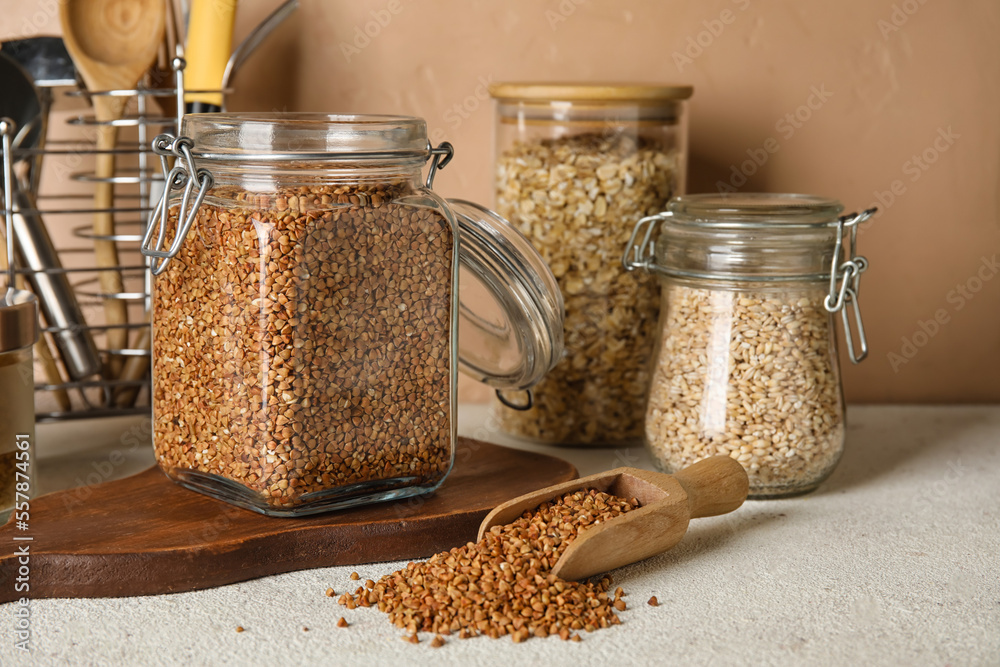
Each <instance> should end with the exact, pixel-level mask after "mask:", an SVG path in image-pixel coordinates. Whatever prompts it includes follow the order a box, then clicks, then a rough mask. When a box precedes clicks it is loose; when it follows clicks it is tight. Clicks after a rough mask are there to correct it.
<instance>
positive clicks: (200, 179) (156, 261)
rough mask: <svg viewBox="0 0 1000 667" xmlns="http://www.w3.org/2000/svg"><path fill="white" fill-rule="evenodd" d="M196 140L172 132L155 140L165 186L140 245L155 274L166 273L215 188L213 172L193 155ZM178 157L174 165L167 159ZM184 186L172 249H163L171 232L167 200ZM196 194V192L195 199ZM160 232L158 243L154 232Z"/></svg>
mask: <svg viewBox="0 0 1000 667" xmlns="http://www.w3.org/2000/svg"><path fill="white" fill-rule="evenodd" d="M193 145H194V142H193V141H191V139H190V138H188V137H174V136H172V135H170V134H161V135H159V136H158V137H156V139H154V140H153V152H154V153H156V154H157V155H159V156H160V167H161V168H162V169H163V178H164V181H165V187H164V188H163V195H162V196H161V197H160V201H159V202H157V204H156V208H154V209H153V211H152V213H150V216H149V223H148V224H147V225H146V233H145V235H144V236H143V238H142V247H141V248H140V250H141V252H142V254H143V255H144V256H145V257H149V258H150V259H151V260H152V261H151V262H150V267H149V270H150V272H151V273H152V274H153V275H154V276H158V275H160V274H161V273H163V271H164V270H166V268H167V264H169V263H170V260H171V259H173V258H174V257H176V256H177V253H178V252H180V249H181V246H182V245H183V244H184V239H185V238H186V237H187V234H188V232H189V231H191V226H192V225H193V224H194V221H195V217H196V216H197V215H198V209H199V208H201V203H202V202H203V201H204V200H205V195H206V194H207V193H208V191H209V189H210V188H211V187H212V183H213V179H212V173H211V172H210V171H208V170H207V169H199V168H198V167H197V165H196V164H195V162H194V156H193V155H191V147H192V146H193ZM168 156H173V157H175V158H176V162H175V163H174V166H173V168H170V166H169V164H168V162H167V158H168ZM196 185H197V187H198V191H197V192H195V191H194V190H195V186H196ZM181 187H183V188H184V194H183V195H182V197H181V205H180V208H179V209H178V211H177V232H176V234H175V235H174V238H173V240H172V241H171V242H170V248H169V249H167V250H163V244H164V241H165V238H166V234H167V221H168V219H169V216H168V214H167V203H168V201H169V199H170V193H171V192H173V191H174V190H176V189H178V188H181ZM192 194H193V195H194V197H193V199H192ZM154 234H155V235H156V240H155V242H154V241H153V235H154Z"/></svg>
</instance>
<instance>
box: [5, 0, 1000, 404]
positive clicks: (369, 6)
mask: <svg viewBox="0 0 1000 667" xmlns="http://www.w3.org/2000/svg"><path fill="white" fill-rule="evenodd" d="M49 2H51V3H53V5H54V2H55V0H27V1H25V2H22V1H21V0H18V2H14V0H4V5H5V15H4V16H3V17H0V37H4V36H14V35H20V34H21V33H22V32H23V31H24V30H25V29H27V30H37V31H39V32H42V33H54V32H57V31H58V21H57V20H54V21H46V22H44V23H42V24H39V23H38V21H37V20H36V21H35V24H34V25H31V24H30V23H29V24H28V25H27V26H26V24H25V22H24V20H25V17H30V16H32V15H34V16H35V17H36V19H37V18H39V17H42V18H43V17H44V14H45V11H46V8H47V7H48V6H49V4H48V3H49ZM36 3H37V4H36ZM276 4H277V0H242V2H241V5H240V12H239V17H238V19H237V38H239V37H240V36H241V35H243V34H245V33H246V32H247V31H248V30H249V29H250V27H251V26H252V25H253V24H255V23H256V22H257V21H258V20H260V19H261V18H262V17H263V16H264V15H265V14H266V13H267V12H268V11H270V9H271V8H272V7H274V6H276ZM300 5H301V6H300V9H299V12H298V14H297V15H296V16H295V18H294V19H292V20H291V21H290V22H289V23H288V24H287V25H285V26H283V27H282V28H281V29H280V32H278V33H276V34H275V35H274V36H273V38H272V39H271V40H270V41H269V42H268V43H266V44H265V46H264V47H263V48H262V49H261V51H260V52H259V53H258V54H257V55H256V56H255V57H254V58H253V59H252V60H251V61H249V62H248V63H247V65H246V68H245V69H244V70H243V71H242V72H241V74H240V76H239V77H238V78H237V80H236V82H235V85H236V86H237V88H238V92H237V94H236V95H235V96H234V97H233V99H232V100H231V103H230V106H231V107H232V108H233V109H235V110H251V109H254V110H267V109H272V108H277V109H283V108H287V109H289V110H310V111H320V110H322V111H353V112H382V113H406V114H415V115H420V116H423V117H425V118H427V120H428V121H429V124H430V126H431V128H432V129H433V130H442V132H441V135H442V136H446V137H447V138H448V139H449V140H450V141H451V142H452V143H454V144H455V146H456V150H457V157H456V160H455V162H454V163H453V165H452V166H451V167H449V169H447V170H445V171H444V172H442V175H441V177H440V178H439V179H438V186H437V187H438V190H439V191H441V192H442V193H443V194H445V195H447V196H462V197H466V198H471V199H477V200H480V201H484V202H489V201H490V198H491V194H490V159H491V157H490V147H491V136H492V110H491V108H490V105H489V104H488V103H487V102H486V101H485V100H484V99H483V98H484V97H485V89H484V86H483V82H485V81H489V80H497V81H498V80H503V79H571V80H579V81H588V80H599V79H600V80H623V81H648V82H682V83H690V84H693V85H694V87H695V94H694V97H693V99H692V103H691V109H690V112H691V173H690V178H689V188H688V189H689V191H692V192H697V191H704V190H713V189H715V188H716V183H717V182H718V181H719V180H720V179H721V180H729V179H731V178H732V177H733V169H734V167H735V169H737V170H739V169H740V168H741V166H742V165H743V163H744V161H745V160H747V159H749V154H748V151H750V152H751V153H754V152H756V151H757V149H759V148H761V147H762V146H763V144H764V142H765V140H767V139H768V138H771V137H773V138H774V139H775V140H776V141H777V143H778V145H779V149H778V151H777V152H776V153H774V154H773V155H770V156H769V157H768V159H767V160H766V162H765V163H764V164H763V165H762V166H760V167H759V168H756V169H752V168H751V165H750V164H747V168H746V171H747V172H751V171H755V173H753V174H752V175H751V176H750V177H749V179H748V182H747V183H746V184H745V185H743V186H742V188H741V189H743V190H744V191H751V190H770V191H796V192H809V193H816V194H823V195H829V196H833V197H837V198H839V199H841V200H842V201H843V202H844V203H845V205H846V206H848V207H849V208H852V209H853V208H859V207H865V206H868V205H869V204H871V203H873V202H875V201H876V199H877V198H878V196H879V195H878V194H877V193H889V194H886V195H882V199H883V211H882V213H881V214H880V215H879V217H878V218H877V219H876V220H875V221H874V222H873V223H872V224H870V225H869V226H868V228H867V229H866V230H865V232H864V234H863V236H862V239H861V246H862V251H863V253H864V254H866V255H867V256H868V257H869V259H870V260H871V265H872V268H871V270H870V272H869V273H868V274H866V276H865V279H864V285H863V293H862V305H863V308H864V314H865V318H866V319H865V324H866V326H867V328H868V331H869V338H870V342H871V347H872V354H871V357H870V358H869V359H868V360H867V361H866V362H865V363H863V364H862V365H860V366H857V367H851V366H850V364H849V363H848V362H846V360H845V366H844V370H845V373H844V375H845V382H846V386H847V392H848V398H849V400H852V401H860V402H887V401H904V402H905V401H997V400H1000V372H998V371H1000V279H995V278H994V276H995V273H996V272H997V271H998V270H1000V267H996V266H994V265H992V264H990V263H989V262H984V258H985V259H986V260H991V259H992V258H993V257H994V256H995V255H1000V220H998V218H1000V216H998V209H1000V194H998V193H1000V190H998V185H1000V184H998V181H1000V132H998V118H1000V113H998V108H1000V39H997V35H998V34H1000V3H997V2H996V0H963V1H961V2H946V1H945V0H895V1H893V0H874V1H872V0H845V1H843V2H817V1H814V0H810V1H808V2H805V1H800V2H792V1H791V0H786V1H784V2H778V1H770V2H769V1H766V0H706V1H702V2H680V1H678V0H643V1H640V0H630V1H617V2H611V1H607V2H598V1H597V0H563V1H562V2H558V1H557V0H511V1H508V2H502V1H500V0H491V1H486V0H440V1H437V2H417V1H416V0H393V1H391V2H390V1H387V0H351V1H350V2H347V1H346V0H344V1H342V2H334V1H330V0H325V1H324V0H300ZM15 6H16V7H17V9H14V10H13V11H12V12H11V13H7V12H10V9H11V8H13V7H15ZM33 8H35V9H34V11H33ZM392 10H397V11H398V13H395V14H393V13H392ZM372 12H375V13H376V15H381V17H382V19H383V22H386V25H384V27H382V26H380V27H379V30H378V34H377V35H376V36H375V37H374V38H371V39H370V40H369V42H368V43H367V44H366V43H365V42H363V41H360V42H359V43H358V44H359V45H360V48H357V47H354V46H353V44H352V42H353V40H354V39H355V37H356V35H357V32H356V31H357V30H358V29H362V30H363V29H364V27H365V24H366V23H367V22H370V21H372V20H373V15H372ZM387 18H388V20H386V19H387ZM370 27H371V26H370ZM713 30H714V33H715V34H713V32H712V31H713ZM372 31H373V32H374V30H372ZM699 40H700V41H701V44H702V46H700V47H693V46H691V45H692V43H695V44H697V42H698V41H699ZM345 45H350V47H346V46H345ZM345 48H348V50H350V49H351V48H353V49H355V50H353V51H352V52H350V53H347V54H345V52H344V51H345ZM688 49H690V50H688ZM678 54H680V55H678ZM685 54H687V55H686V57H687V58H688V60H687V61H685V60H683V59H682V58H681V56H683V55H685ZM817 91H823V94H822V95H821V96H817V95H816V93H817ZM811 96H812V97H811ZM821 98H822V99H821ZM810 99H811V101H812V103H813V106H814V107H816V108H815V109H813V110H811V111H810V112H809V113H808V114H807V112H806V110H804V109H803V110H799V113H800V114H801V116H802V117H805V116H807V115H808V116H809V117H808V120H805V121H804V122H801V123H798V122H797V121H796V123H797V124H798V125H799V126H798V127H793V126H791V124H786V123H782V119H784V118H785V116H786V114H790V113H791V114H794V113H795V112H796V110H797V109H799V107H801V105H803V104H808V103H809V102H810ZM790 130H794V131H793V132H792V131H790ZM945 137H948V138H947V139H946V138H945ZM771 145H772V147H773V144H771ZM757 155H758V157H759V155H760V154H759V153H757ZM921 155H926V162H924V161H923V159H922V158H920V156H921ZM915 156H916V160H915V159H914V157H915ZM917 160H920V162H919V163H918V162H917ZM737 182H739V178H737ZM893 189H895V191H896V194H895V195H892V194H891V193H892V191H893ZM890 197H892V198H893V199H894V201H890ZM960 286H961V287H960ZM960 290H966V291H965V292H964V293H963V291H960ZM972 290H978V291H975V292H973V291H972ZM935 318H938V319H939V320H940V321H941V322H942V323H939V324H934V322H933V321H934V319H935ZM921 323H923V326H924V327H925V328H926V329H927V330H928V331H932V332H933V334H932V335H925V334H923V333H921V326H922V324H921ZM914 337H915V338H916V341H915V342H916V343H917V344H922V345H921V346H920V347H919V348H918V347H914V348H909V347H907V346H905V345H904V340H903V339H904V338H905V339H907V340H908V341H911V343H912V342H913V341H914ZM890 354H896V355H900V356H899V359H901V360H902V361H899V359H897V361H896V363H895V364H893V362H892V360H891V359H890V356H889V355H890ZM906 355H910V356H912V358H907V356H906ZM894 366H895V367H894ZM484 395H485V392H483V391H481V390H479V389H478V388H476V387H473V386H471V384H470V385H468V386H466V394H465V396H466V397H482V396H484Z"/></svg>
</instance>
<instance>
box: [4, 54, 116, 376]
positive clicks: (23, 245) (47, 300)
mask: <svg viewBox="0 0 1000 667" xmlns="http://www.w3.org/2000/svg"><path fill="white" fill-rule="evenodd" d="M0 90H3V91H4V95H3V96H0V116H9V117H10V118H13V119H14V120H15V121H16V122H17V123H18V125H19V126H21V127H29V126H34V127H40V126H41V122H40V121H39V117H40V115H41V113H42V111H41V110H42V105H41V101H40V100H39V97H38V92H37V90H36V89H35V87H34V85H32V83H31V79H30V77H29V76H28V73H27V72H26V71H25V70H24V69H23V68H22V67H21V66H20V65H19V64H17V63H16V62H15V61H14V60H12V59H11V58H10V57H8V56H7V55H6V54H5V53H4V52H3V51H0ZM41 137H42V133H41V132H35V131H28V132H23V131H19V132H18V133H17V135H16V138H15V143H14V146H13V147H14V149H17V148H24V149H31V148H35V147H36V145H37V144H38V143H39V142H40V141H41ZM18 140H20V143H19V144H18V143H17V141H18ZM11 181H12V183H11V185H12V193H11V201H10V206H11V209H12V210H13V212H14V220H13V223H14V224H13V227H14V230H13V231H14V241H15V245H16V248H17V252H18V255H19V258H20V260H21V263H22V265H23V266H25V267H26V268H28V269H29V270H30V271H29V272H28V274H27V279H28V283H29V284H30V285H31V289H32V291H34V293H35V294H36V295H37V297H38V301H39V305H40V306H41V311H42V315H43V316H44V317H45V321H46V322H47V323H48V325H49V326H50V327H53V328H55V329H57V331H56V332H54V333H53V335H52V338H53V341H54V342H55V344H56V349H57V350H58V352H59V356H60V358H61V359H62V361H63V364H64V365H65V367H66V372H67V373H68V374H69V376H70V377H71V378H72V379H74V380H79V379H82V378H85V377H88V376H90V375H93V374H94V373H97V372H98V371H99V370H100V367H101V361H100V356H99V355H98V352H97V347H96V346H95V345H94V340H93V337H92V336H91V335H90V331H89V329H87V328H86V321H85V319H84V317H83V312H82V311H81V310H80V304H79V303H78V302H77V300H76V294H75V293H74V291H73V287H72V286H71V285H70V284H69V280H68V278H67V277H66V274H65V273H64V272H63V268H62V263H61V262H60V261H59V254H58V253H57V252H56V249H55V247H54V246H53V245H52V240H51V239H50V238H49V233H48V230H47V229H46V227H45V223H44V222H43V221H42V217H41V215H39V213H38V209H37V206H36V205H35V201H34V198H33V197H32V196H31V193H30V192H28V191H27V190H25V189H24V188H23V186H22V184H21V183H20V179H17V178H14V177H13V174H12V175H11Z"/></svg>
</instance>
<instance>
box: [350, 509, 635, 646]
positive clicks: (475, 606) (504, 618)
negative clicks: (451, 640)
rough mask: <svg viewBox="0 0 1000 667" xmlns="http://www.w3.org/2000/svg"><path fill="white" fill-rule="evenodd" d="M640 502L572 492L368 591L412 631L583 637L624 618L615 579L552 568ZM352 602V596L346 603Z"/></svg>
mask: <svg viewBox="0 0 1000 667" xmlns="http://www.w3.org/2000/svg"><path fill="white" fill-rule="evenodd" d="M638 506H639V503H638V502H637V501H636V500H634V499H632V500H626V499H623V498H618V497H616V496H612V495H609V494H607V493H603V492H600V491H597V490H594V489H587V490H582V491H575V492H572V493H567V494H565V495H563V496H561V497H559V498H557V499H555V500H552V501H549V502H546V503H544V504H542V505H541V506H539V507H538V508H537V509H536V510H534V511H532V512H525V513H524V515H522V516H521V517H520V518H519V519H517V520H516V521H514V522H513V523H510V524H507V525H505V526H494V527H493V528H492V529H490V532H489V533H487V534H486V536H485V537H483V539H482V540H480V541H479V542H475V543H473V542H469V543H468V544H466V545H465V546H463V547H456V548H454V549H452V550H451V551H446V552H443V553H439V554H437V555H435V556H432V557H431V558H429V559H428V560H426V561H423V562H419V563H410V564H408V565H407V566H406V567H405V568H404V569H402V570H399V571H397V572H394V573H392V574H390V575H387V576H385V577H382V578H381V579H380V580H379V581H378V582H377V583H376V584H375V587H374V588H373V589H372V590H369V591H364V592H362V593H361V595H362V596H366V597H367V599H366V601H367V602H368V603H369V604H370V605H372V606H375V605H377V606H378V609H379V611H382V612H385V613H386V614H388V615H389V620H390V621H392V622H393V623H394V624H395V625H396V626H397V627H399V628H401V629H403V630H405V631H406V632H408V633H410V634H411V636H412V635H414V634H415V633H417V632H432V633H435V634H438V635H448V634H452V633H455V634H457V635H458V636H459V637H460V638H463V639H465V638H469V637H474V636H477V635H487V636H490V637H493V638H498V637H502V636H504V635H510V636H511V638H512V639H513V640H514V641H515V642H521V641H525V640H527V639H530V638H532V637H547V636H549V635H558V636H560V637H561V638H562V639H564V640H568V639H575V640H576V641H579V638H578V635H577V633H578V632H579V631H580V630H585V631H587V632H591V631H593V630H597V629H601V628H607V627H609V626H611V625H617V624H618V623H620V622H621V621H620V620H619V618H618V615H617V613H616V609H615V606H614V603H615V600H614V599H612V598H610V597H609V596H608V593H607V591H608V590H609V588H610V586H611V578H610V577H608V576H605V577H603V578H602V579H600V580H596V581H587V582H574V581H564V580H563V579H560V578H558V577H556V576H555V575H554V574H552V573H551V569H552V567H553V566H554V565H555V564H556V561H558V560H559V557H560V556H561V555H562V554H563V552H564V551H565V550H566V548H567V547H568V546H569V544H570V543H571V542H572V541H573V540H574V539H576V537H577V536H578V535H579V534H580V533H581V532H582V531H583V530H586V528H587V527H588V526H592V525H595V524H597V523H600V522H603V521H607V520H608V519H612V518H614V517H616V516H620V515H621V514H624V513H625V512H628V511H631V510H633V509H636V508H637V507H638ZM352 603H355V598H353V597H351V596H347V598H346V599H345V600H344V601H343V602H342V604H345V605H346V606H348V607H351V606H353V604H352ZM620 606H624V605H620Z"/></svg>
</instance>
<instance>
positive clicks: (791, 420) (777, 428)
mask: <svg viewBox="0 0 1000 667" xmlns="http://www.w3.org/2000/svg"><path fill="white" fill-rule="evenodd" d="M664 290H665V292H664V300H665V302H666V308H667V314H666V317H665V319H664V322H663V332H662V335H661V340H660V349H659V352H658V357H657V362H656V368H655V371H654V374H653V381H652V386H651V389H650V396H649V402H648V404H647V409H646V441H647V444H648V446H649V448H650V451H651V453H652V454H653V458H654V461H655V462H656V463H657V464H658V465H659V466H660V467H662V468H664V469H665V470H666V471H668V472H676V471H678V470H680V469H682V468H684V467H686V466H688V465H691V464H692V463H695V462H696V461H699V460H701V459H704V458H707V457H709V456H715V455H718V454H724V455H726V456H730V457H731V458H733V459H735V460H737V461H739V462H740V463H741V464H742V465H743V467H744V468H745V469H746V471H747V475H748V476H749V478H750V492H751V495H757V496H758V497H760V496H765V495H770V494H776V495H783V494H786V493H794V492H799V491H807V490H809V489H811V488H813V487H815V485H817V484H818V483H819V482H820V481H822V479H824V478H825V477H826V476H827V475H828V474H829V473H830V472H831V471H832V470H833V468H834V467H835V466H836V464H837V461H838V459H839V458H840V454H841V451H842V446H843V437H844V415H843V399H842V396H841V391H840V380H839V370H838V368H837V365H836V358H835V355H834V348H833V341H832V339H831V329H830V326H829V321H830V315H829V313H827V311H826V310H825V308H824V307H823V299H824V297H825V296H826V291H825V289H823V288H819V287H817V288H815V289H806V290H801V289H799V290H789V291H758V292H750V291H732V290H722V289H701V288H693V287H687V286H685V285H682V284H678V283H669V284H668V285H667V286H665V288H664Z"/></svg>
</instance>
